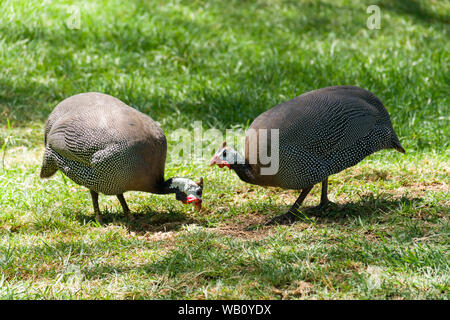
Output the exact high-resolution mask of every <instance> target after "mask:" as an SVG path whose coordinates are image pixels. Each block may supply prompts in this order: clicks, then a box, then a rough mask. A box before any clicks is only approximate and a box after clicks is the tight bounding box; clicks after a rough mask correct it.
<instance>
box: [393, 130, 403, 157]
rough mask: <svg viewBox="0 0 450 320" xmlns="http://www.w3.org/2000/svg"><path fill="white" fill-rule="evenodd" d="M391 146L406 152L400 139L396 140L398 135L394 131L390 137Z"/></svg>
mask: <svg viewBox="0 0 450 320" xmlns="http://www.w3.org/2000/svg"><path fill="white" fill-rule="evenodd" d="M392 148H394V149H395V150H397V151H398V152H401V153H406V151H405V149H403V147H402V145H401V143H400V141H399V140H398V137H397V135H396V134H395V132H394V134H393V137H392Z"/></svg>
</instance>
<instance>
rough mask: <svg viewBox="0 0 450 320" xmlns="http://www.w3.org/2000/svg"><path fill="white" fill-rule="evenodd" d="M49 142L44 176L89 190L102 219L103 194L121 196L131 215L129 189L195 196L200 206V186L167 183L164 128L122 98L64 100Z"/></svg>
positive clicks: (101, 96) (100, 96) (50, 125)
mask: <svg viewBox="0 0 450 320" xmlns="http://www.w3.org/2000/svg"><path fill="white" fill-rule="evenodd" d="M44 140H45V151H44V157H43V162H42V168H41V178H48V177H51V176H52V175H53V174H54V173H55V172H56V171H57V170H61V171H62V172H63V173H64V174H65V175H67V176H68V177H69V178H71V179H72V180H73V181H74V182H76V183H77V184H80V185H83V186H85V187H87V188H88V189H89V190H90V191H91V195H92V199H93V204H94V210H95V212H96V216H97V220H101V218H100V211H99V208H98V200H97V199H98V193H103V194H106V195H117V197H118V199H119V200H120V203H121V205H122V207H123V208H124V211H125V212H127V213H128V211H129V209H128V206H127V204H126V201H125V199H124V197H123V193H124V192H125V191H144V192H151V193H158V194H167V193H175V194H176V198H177V200H180V201H185V200H186V199H187V197H188V193H192V196H193V197H195V198H196V200H195V202H196V207H201V206H200V203H201V184H200V183H195V182H193V181H191V180H189V179H181V178H177V179H179V181H181V182H180V183H178V184H177V185H176V186H173V185H172V179H169V180H167V181H164V167H165V162H166V153H167V142H166V137H165V135H164V133H163V131H162V130H161V128H160V127H159V126H158V125H157V124H156V122H154V121H153V120H152V119H151V118H150V117H149V116H147V115H145V114H143V113H141V112H139V111H137V110H135V109H133V108H131V107H129V106H127V105H126V104H125V103H123V102H122V101H120V100H119V99H117V98H114V97H112V96H109V95H106V94H102V93H96V92H90V93H82V94H78V95H75V96H72V97H70V98H67V99H65V100H64V101H62V102H61V103H60V104H58V105H57V106H56V107H55V109H54V110H53V112H52V113H51V114H50V116H49V118H48V121H47V123H46V126H45V139H44ZM183 183H185V184H188V185H189V188H187V187H186V186H184V185H183ZM192 186H193V187H192ZM186 188H187V189H189V190H187V191H186V190H185V189H186ZM197 189H198V190H197ZM190 199H191V198H190ZM192 199H193V198H192ZM190 201H191V202H192V201H193V200H190Z"/></svg>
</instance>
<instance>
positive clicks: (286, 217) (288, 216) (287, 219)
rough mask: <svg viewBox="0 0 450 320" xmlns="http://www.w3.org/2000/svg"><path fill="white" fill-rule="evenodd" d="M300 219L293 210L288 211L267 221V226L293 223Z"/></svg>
mask: <svg viewBox="0 0 450 320" xmlns="http://www.w3.org/2000/svg"><path fill="white" fill-rule="evenodd" d="M297 220H299V217H298V216H297V215H295V214H293V213H292V212H291V211H288V212H286V213H285V214H282V215H279V216H276V217H275V218H272V219H270V220H269V221H267V222H266V223H265V225H266V226H270V225H275V224H292V223H294V222H295V221H297Z"/></svg>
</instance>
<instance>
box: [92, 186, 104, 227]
mask: <svg viewBox="0 0 450 320" xmlns="http://www.w3.org/2000/svg"><path fill="white" fill-rule="evenodd" d="M90 191H91V197H92V204H93V205H94V212H95V220H97V222H98V223H102V217H101V215H100V208H99V207H98V193H97V192H95V191H93V190H90Z"/></svg>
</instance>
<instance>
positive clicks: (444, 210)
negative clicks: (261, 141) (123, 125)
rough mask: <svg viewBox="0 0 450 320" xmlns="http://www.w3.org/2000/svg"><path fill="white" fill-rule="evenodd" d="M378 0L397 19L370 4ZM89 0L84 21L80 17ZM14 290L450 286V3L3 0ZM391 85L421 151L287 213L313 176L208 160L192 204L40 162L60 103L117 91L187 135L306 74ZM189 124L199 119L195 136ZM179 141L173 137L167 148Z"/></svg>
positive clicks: (3, 195)
mask: <svg viewBox="0 0 450 320" xmlns="http://www.w3.org/2000/svg"><path fill="white" fill-rule="evenodd" d="M372 4H376V5H378V6H379V7H380V9H381V29H379V30H370V29H368V28H367V26H366V20H367V18H368V16H369V14H368V13H367V12H366V9H367V7H368V6H369V5H372ZM73 6H75V7H76V8H79V9H80V13H81V20H80V28H79V29H71V28H69V27H68V25H67V22H68V21H69V20H70V19H71V13H70V12H73V11H72V9H73ZM0 11H1V12H2V15H1V17H0V148H1V149H0V150H1V154H0V156H1V163H0V165H1V168H0V299H448V298H449V297H450V290H449V289H450V288H449V283H450V267H449V240H450V239H449V225H448V217H449V215H448V213H449V201H450V197H449V192H448V184H449V174H450V166H449V152H448V151H449V136H450V134H449V125H448V120H449V119H448V115H449V102H450V101H449V95H448V93H449V89H450V86H449V83H450V81H449V80H450V79H449V74H450V73H449V72H448V66H449V49H450V42H449V40H448V39H449V35H448V31H449V24H448V23H449V20H450V19H449V14H450V5H449V3H448V1H431V0H430V1H419V0H414V1H381V0H374V1H362V0H361V1H344V0H342V1H325V0H324V1H312V0H310V1H308V0H302V1H281V0H273V1H268V0H265V1H263V0H261V1H237V0H236V1H180V0H179V1H175V0H174V1H164V2H161V1H139V0H136V1H130V2H121V1H76V2H74V1H58V2H56V1H55V2H41V1H10V0H4V1H2V2H1V3H0ZM338 84H352V85H358V86H361V87H364V88H367V89H369V90H371V91H372V92H374V93H375V94H377V95H378V96H379V97H380V99H381V100H382V101H383V102H384V104H385V105H386V107H387V109H388V111H389V112H390V114H391V119H392V122H393V124H394V128H395V130H396V132H397V133H398V135H399V137H400V140H401V142H402V144H403V146H404V147H405V149H406V150H407V153H406V155H403V154H400V153H398V152H395V151H391V150H389V151H388V150H383V151H380V152H378V153H377V154H374V155H372V156H370V157H368V158H366V159H365V160H364V161H362V162H361V163H360V164H358V165H357V166H355V167H353V168H349V169H347V170H345V171H343V172H341V173H339V174H336V175H334V176H331V177H330V187H329V197H330V199H331V200H332V201H333V202H334V204H333V205H332V206H331V207H330V208H329V209H328V210H327V211H326V212H324V213H322V214H320V213H317V212H315V211H313V210H311V209H310V207H312V206H314V205H316V204H317V203H318V200H319V197H320V188H319V186H317V187H315V188H314V189H313V191H312V193H311V195H310V196H309V197H308V198H307V199H306V201H305V204H304V211H303V214H304V215H303V218H302V219H301V220H300V221H298V222H297V223H295V224H293V225H290V226H271V227H267V226H263V223H264V222H265V221H267V220H268V219H270V218H271V217H273V216H275V215H278V214H282V213H284V212H285V211H286V210H287V209H288V208H289V206H290V205H291V204H292V203H293V201H295V199H296V198H297V196H298V192H297V191H292V190H282V189H276V188H262V187H258V186H253V185H249V184H246V183H244V182H242V181H240V180H239V179H238V178H237V176H236V175H235V174H233V173H232V172H229V171H228V170H219V169H218V168H210V167H208V166H207V162H206V160H207V159H206V158H207V157H206V156H205V159H203V160H204V161H194V160H192V161H184V162H174V161H170V162H168V163H167V167H166V176H167V177H170V176H190V177H192V178H198V177H200V176H203V177H204V179H205V188H204V206H203V210H202V211H201V212H196V211H194V209H193V208H192V207H191V206H184V205H182V204H180V203H178V202H177V201H176V200H175V198H174V197H173V196H158V195H152V194H145V193H139V192H129V193H127V194H126V195H125V197H126V198H127V200H128V203H129V206H130V209H131V210H132V212H133V217H134V219H133V220H128V219H126V218H125V217H124V216H123V214H122V211H121V207H120V204H119V202H118V200H117V199H116V198H115V197H106V196H101V197H100V206H101V209H102V213H103V216H104V222H105V223H104V224H103V225H98V224H97V223H96V222H95V219H94V215H93V209H92V204H91V199H90V195H89V192H88V191H87V190H86V188H84V187H81V186H78V185H76V184H74V183H73V182H72V181H71V180H70V179H68V178H66V177H65V176H63V175H62V174H60V173H58V174H56V175H55V176H54V177H53V178H51V179H49V180H44V181H43V180H40V179H39V170H40V163H41V157H42V153H43V128H44V123H45V120H46V118H47V116H48V114H49V113H50V112H51V110H52V108H54V106H55V105H56V104H57V103H58V102H60V101H61V100H63V99H64V98H66V97H69V96H71V95H73V94H76V93H80V92H87V91H100V92H104V93H108V94H111V95H113V96H116V97H118V98H119V99H121V100H123V101H124V102H126V103H127V104H129V105H131V106H133V107H135V108H137V109H139V110H141V111H142V112H144V113H146V114H148V115H150V116H151V117H152V118H153V119H155V120H156V121H158V122H159V123H160V124H161V126H162V128H163V129H164V131H165V133H166V135H167V136H168V138H169V142H170V145H169V151H170V150H172V148H173V146H174V145H175V143H176V141H175V140H174V139H175V138H174V137H172V136H171V133H173V132H174V130H176V129H178V128H186V129H188V130H191V128H192V127H193V126H194V122H195V121H202V126H203V129H205V130H207V129H209V128H218V129H221V130H225V129H227V128H238V129H245V128H246V127H247V126H248V124H249V123H250V122H251V121H252V120H253V119H254V118H255V117H256V116H257V115H258V114H260V113H261V112H263V111H264V110H267V109H268V108H270V107H272V106H274V105H276V104H277V103H280V102H282V101H286V100H288V99H290V98H293V97H295V96H297V95H299V94H301V93H303V92H306V91H309V90H313V89H316V88H320V87H325V86H329V85H338ZM184 138H188V137H184ZM169 153H170V152H169Z"/></svg>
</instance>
